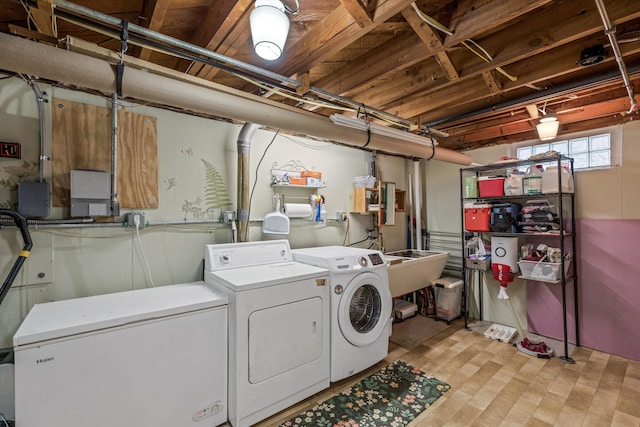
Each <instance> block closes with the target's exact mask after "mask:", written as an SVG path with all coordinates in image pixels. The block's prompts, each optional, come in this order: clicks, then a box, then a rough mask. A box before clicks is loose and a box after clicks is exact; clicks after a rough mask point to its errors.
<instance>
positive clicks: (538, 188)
mask: <svg viewBox="0 0 640 427" xmlns="http://www.w3.org/2000/svg"><path fill="white" fill-rule="evenodd" d="M542 170H543V169H542V165H535V166H529V168H528V169H527V172H526V173H525V174H524V177H523V178H522V191H523V193H524V194H541V193H542Z"/></svg>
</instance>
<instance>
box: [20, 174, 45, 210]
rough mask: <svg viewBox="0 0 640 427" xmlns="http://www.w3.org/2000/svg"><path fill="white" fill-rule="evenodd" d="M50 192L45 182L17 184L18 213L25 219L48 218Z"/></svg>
mask: <svg viewBox="0 0 640 427" xmlns="http://www.w3.org/2000/svg"><path fill="white" fill-rule="evenodd" d="M50 196H51V191H50V190H49V184H48V183H46V182H19V183H18V212H20V213H21V214H22V215H24V216H25V217H27V218H44V217H46V216H49V213H50V209H51V205H50V203H49V197H50Z"/></svg>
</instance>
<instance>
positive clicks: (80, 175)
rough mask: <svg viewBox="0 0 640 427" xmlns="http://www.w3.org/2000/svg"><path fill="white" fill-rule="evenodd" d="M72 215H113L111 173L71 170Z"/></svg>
mask: <svg viewBox="0 0 640 427" xmlns="http://www.w3.org/2000/svg"><path fill="white" fill-rule="evenodd" d="M70 181H71V216H110V215H111V175H109V174H108V173H107V172H103V171H93V170H79V169H74V170H72V171H71V179H70Z"/></svg>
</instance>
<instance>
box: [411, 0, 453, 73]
mask: <svg viewBox="0 0 640 427" xmlns="http://www.w3.org/2000/svg"><path fill="white" fill-rule="evenodd" d="M402 16H403V17H404V19H405V20H406V21H407V22H408V23H409V25H410V26H411V28H412V29H413V31H414V32H415V33H416V34H417V35H418V37H420V40H422V42H423V43H424V45H425V47H426V48H427V52H429V53H430V54H431V55H435V56H436V60H437V61H438V64H439V65H440V67H442V71H444V74H445V76H447V79H448V80H457V79H458V77H459V76H458V72H457V71H456V67H455V66H454V65H453V62H452V61H451V58H450V57H449V55H448V54H447V52H445V51H444V50H443V49H442V40H441V39H440V36H439V35H438V34H437V33H436V32H435V30H434V29H433V28H432V27H431V26H430V25H428V24H426V23H425V22H424V21H423V20H422V19H421V18H420V17H419V16H418V14H417V13H416V11H415V10H414V9H413V7H408V8H406V9H404V10H403V11H402Z"/></svg>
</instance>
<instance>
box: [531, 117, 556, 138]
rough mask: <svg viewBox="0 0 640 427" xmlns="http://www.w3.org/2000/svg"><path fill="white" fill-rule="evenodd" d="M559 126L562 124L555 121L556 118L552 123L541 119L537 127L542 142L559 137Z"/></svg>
mask: <svg viewBox="0 0 640 427" xmlns="http://www.w3.org/2000/svg"><path fill="white" fill-rule="evenodd" d="M559 126H560V122H558V121H557V120H555V118H554V120H552V121H543V119H541V120H540V123H538V124H537V125H536V129H537V130H538V136H539V137H540V139H541V140H542V141H546V140H548V139H553V138H555V137H556V136H557V135H558V127H559Z"/></svg>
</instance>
